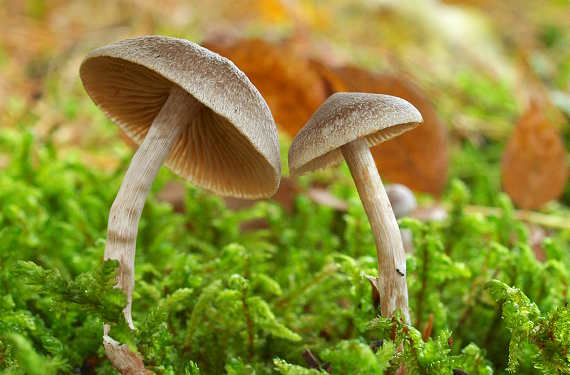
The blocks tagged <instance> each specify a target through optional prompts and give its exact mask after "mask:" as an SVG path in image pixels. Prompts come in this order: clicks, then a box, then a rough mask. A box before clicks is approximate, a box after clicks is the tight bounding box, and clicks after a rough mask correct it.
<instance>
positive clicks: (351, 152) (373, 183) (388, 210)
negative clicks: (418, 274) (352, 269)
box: [341, 139, 410, 323]
mask: <svg viewBox="0 0 570 375" xmlns="http://www.w3.org/2000/svg"><path fill="white" fill-rule="evenodd" d="M341 151H342V154H343V156H344V158H345V160H346V162H347V164H348V167H349V169H350V173H351V174H352V178H353V180H354V183H355V185H356V189H357V190H358V194H359V195H360V200H361V201H362V205H363V206H364V210H365V211H366V215H367V216H368V221H369V222H370V227H371V228H372V233H373V235H374V239H375V241H376V252H377V256H378V278H377V287H378V292H379V293H380V309H381V312H382V316H385V317H389V316H392V314H393V313H394V310H396V309H400V310H401V311H402V313H403V314H404V317H405V319H406V323H409V322H410V313H409V309H408V288H407V285H406V254H405V252H404V245H403V244H402V237H401V235H400V229H399V227H398V222H397V221H396V217H395V216H394V211H393V210H392V206H391V204H390V200H389V199H388V195H387V194H386V190H384V185H382V180H381V179H380V175H379V174H378V170H377V169H376V164H375V163H374V159H373V158H372V154H371V153H370V149H369V148H368V144H367V142H366V140H364V139H359V140H356V141H353V142H351V143H349V144H347V145H344V146H343V147H342V149H341Z"/></svg>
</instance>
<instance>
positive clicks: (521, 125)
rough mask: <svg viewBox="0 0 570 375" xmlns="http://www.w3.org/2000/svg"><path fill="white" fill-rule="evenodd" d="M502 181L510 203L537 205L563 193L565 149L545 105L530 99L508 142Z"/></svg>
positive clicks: (565, 163)
mask: <svg viewBox="0 0 570 375" xmlns="http://www.w3.org/2000/svg"><path fill="white" fill-rule="evenodd" d="M501 173H502V178H501V183H502V186H503V189H504V190H505V191H506V192H507V194H508V195H509V196H510V197H511V199H512V200H513V202H514V203H515V204H516V205H517V206H519V207H521V208H525V209H534V208H539V207H540V206H542V205H543V204H544V203H546V202H548V201H550V200H553V199H557V198H558V197H560V195H561V194H562V193H563V192H564V188H565V187H566V181H567V179H568V162H567V156H566V150H565V149H564V144H563V142H562V138H561V137H560V133H559V131H558V129H557V128H556V127H555V126H553V124H552V123H551V122H550V121H549V120H548V118H547V116H546V114H545V111H544V108H543V107H542V106H541V105H539V104H537V103H536V102H532V103H531V105H530V106H529V108H528V109H527V111H526V112H525V113H524V115H523V116H522V117H521V118H520V119H519V121H518V123H517V125H516V127H515V130H514V132H513V134H512V136H511V138H510V139H509V142H508V143H507V147H506V149H505V152H504V154H503V159H502V164H501Z"/></svg>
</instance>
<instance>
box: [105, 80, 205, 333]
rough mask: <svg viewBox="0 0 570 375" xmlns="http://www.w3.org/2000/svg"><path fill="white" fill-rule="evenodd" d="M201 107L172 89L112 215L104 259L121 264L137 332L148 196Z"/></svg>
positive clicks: (127, 315)
mask: <svg viewBox="0 0 570 375" xmlns="http://www.w3.org/2000/svg"><path fill="white" fill-rule="evenodd" d="M201 106H202V105H201V104H200V102H198V101H197V100H196V99H194V98H193V97H192V96H190V95H188V94H187V93H186V92H184V91H183V90H181V89H180V88H178V87H173V88H172V89H171V91H170V94H169V96H168V99H167V100H166V102H165V103H164V105H163V106H162V108H161V110H160V112H159V113H158V115H157V116H156V118H155V119H154V121H153V122H152V125H151V127H150V129H149V130H148V133H147V135H146V137H145V139H144V141H143V143H142V144H141V145H140V146H139V148H138V149H137V151H136V153H135V155H134V156H133V159H132V160H131V164H130V165H129V168H128V169H127V173H126V174H125V177H124V178H123V182H122V184H121V188H120V189H119V192H118V193H117V196H116V198H115V201H114V202H113V205H112V206H111V211H110V212H109V223H108V227H107V242H106V245H105V256H104V259H105V260H107V259H116V260H118V261H119V273H118V276H117V287H119V288H121V289H122V290H123V292H124V293H125V295H126V297H127V305H126V306H125V308H124V309H123V314H124V315H125V320H126V321H127V323H128V325H129V327H130V328H131V329H134V325H133V320H132V317H131V304H132V296H133V289H134V283H135V278H134V263H135V249H136V240H137V232H138V226H139V220H140V217H141V213H142V210H143V207H144V204H145V201H146V197H147V195H148V192H149V190H150V187H151V185H152V182H153V181H154V178H155V177H156V174H157V173H158V170H159V169H160V166H161V165H162V163H163V162H164V160H165V159H166V158H167V157H168V155H169V153H170V150H171V149H172V146H173V145H174V142H175V141H176V139H178V138H179V136H180V134H181V133H182V130H183V129H184V127H185V126H186V125H187V124H188V122H189V121H190V119H191V118H192V117H193V116H194V115H195V114H196V112H197V111H199V110H200V108H201Z"/></svg>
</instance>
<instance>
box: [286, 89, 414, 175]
mask: <svg viewBox="0 0 570 375" xmlns="http://www.w3.org/2000/svg"><path fill="white" fill-rule="evenodd" d="M422 121H423V120H422V115H421V114H420V112H419V111H418V110H417V109H416V107H414V106H413V105H412V104H410V103H409V102H408V101H406V100H404V99H401V98H398V97H395V96H390V95H382V94H368V93H353V92H351V93H345V92H342V93H336V94H333V95H331V96H329V98H328V99H327V100H325V102H324V103H323V104H321V106H320V107H319V108H318V109H317V111H316V112H315V113H314V114H313V116H312V117H311V118H310V119H309V121H308V122H307V124H306V125H305V126H304V127H303V129H301V131H299V133H298V134H297V136H296V137H295V139H294V140H293V143H292V144H291V148H290V149H289V171H290V174H291V175H292V176H295V175H301V174H303V173H307V172H310V171H313V170H316V169H321V168H325V167H327V166H331V165H334V164H337V163H339V162H341V161H342V160H343V157H342V153H341V150H340V148H341V147H342V146H344V145H346V144H348V143H350V142H352V141H355V140H357V139H361V138H364V139H365V140H366V141H367V143H368V146H369V147H372V146H375V145H376V144H378V143H381V142H384V141H387V140H389V139H392V138H394V137H396V136H398V135H400V134H402V133H404V132H407V131H408V130H411V129H413V128H415V127H416V126H418V125H419V124H420V123H421V122H422Z"/></svg>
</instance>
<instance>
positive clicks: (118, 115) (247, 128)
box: [80, 36, 281, 328]
mask: <svg viewBox="0 0 570 375" xmlns="http://www.w3.org/2000/svg"><path fill="white" fill-rule="evenodd" d="M80 76H81V80H82V82H83V85H84V86H85V89H86V91H87V93H88V94H89V96H90V97H91V99H93V101H94V102H95V103H96V104H97V106H99V107H100V109H101V110H102V111H103V112H105V114H106V115H107V116H108V117H110V118H111V119H112V120H113V121H114V122H115V123H116V124H117V125H118V126H119V127H120V128H121V129H122V130H123V131H124V132H125V133H126V135H127V136H128V137H129V138H130V139H131V140H132V141H134V142H135V143H136V144H137V145H139V147H138V149H137V151H136V153H135V155H134V157H133V159H132V161H131V164H130V165H129V168H128V170H127V173H126V174H125V177H124V179H123V182H122V185H121V188H120V189H119V192H118V194H117V197H116V198H115V201H114V202H113V205H112V207H111V211H110V213H109V223H108V229H107V243H106V245H105V255H104V258H105V259H116V260H118V261H119V263H120V267H119V274H118V284H117V287H120V288H121V289H122V290H123V292H124V293H125V295H126V297H127V305H126V307H125V309H124V310H123V313H124V316H125V319H126V321H127V322H128V324H129V326H130V327H131V328H134V326H133V322H132V317H131V305H132V294H133V288H134V258H135V248H136V236H137V229H138V223H139V219H140V216H141V212H142V209H143V206H144V204H145V200H146V196H147V194H148V192H149V189H150V187H151V185H152V182H153V180H154V178H155V176H156V174H157V172H158V170H159V168H160V166H161V165H162V164H163V163H165V164H166V166H167V167H169V168H170V169H171V170H172V171H173V172H174V173H176V174H178V175H179V176H181V177H183V178H185V179H187V180H188V181H190V182H191V183H193V184H194V185H196V186H199V187H202V188H205V189H207V190H210V191H212V192H214V193H217V194H220V195H226V196H236V197H241V198H251V199H253V198H263V197H268V196H271V195H273V194H274V193H275V191H276V190H277V188H278V186H279V181H280V178H281V161H280V153H279V140H278V138H277V128H276V127H275V123H274V121H273V117H272V116H271V112H270V111H269V108H268V107H267V104H266V103H265V101H264V99H263V98H262V97H261V95H260V94H259V92H258V91H257V89H256V88H255V86H253V84H252V83H251V82H250V81H249V79H248V78H247V77H246V76H245V74H244V73H243V72H242V71H240V70H239V69H238V68H237V67H236V66H235V65H234V64H233V63H232V62H231V61H230V60H228V59H226V58H224V57H221V56H220V55H218V54H215V53H213V52H211V51H209V50H207V49H205V48H203V47H200V46H199V45H197V44H194V43H191V42H189V41H186V40H183V39H176V38H170V37H163V36H143V37H138V38H133V39H127V40H123V41H119V42H116V43H113V44H110V45H107V46H105V47H102V48H99V49H96V50H94V51H92V52H91V53H89V54H88V55H87V57H86V58H85V60H84V61H83V62H82V64H81V68H80Z"/></svg>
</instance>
